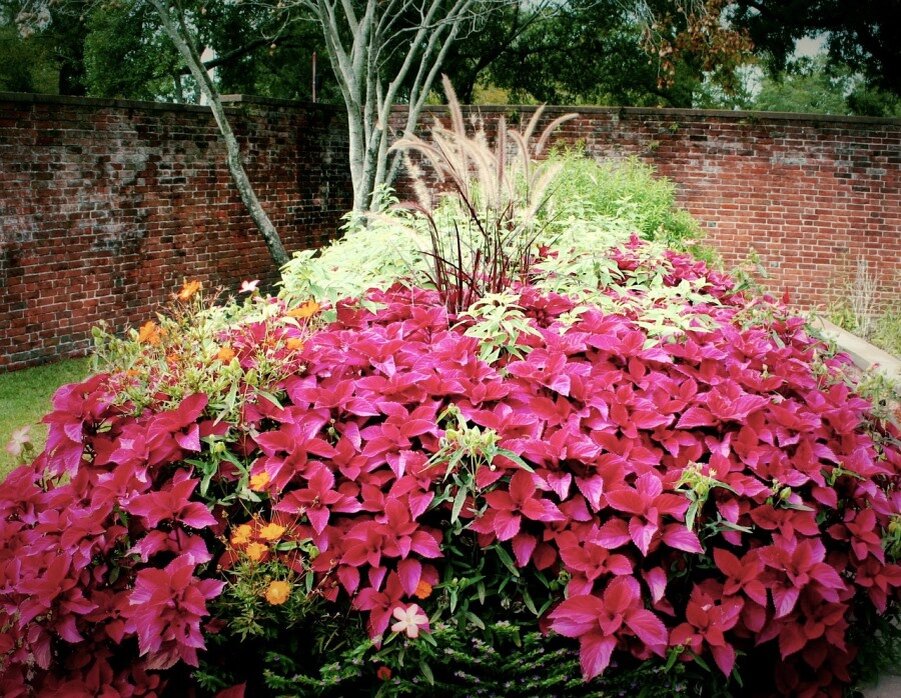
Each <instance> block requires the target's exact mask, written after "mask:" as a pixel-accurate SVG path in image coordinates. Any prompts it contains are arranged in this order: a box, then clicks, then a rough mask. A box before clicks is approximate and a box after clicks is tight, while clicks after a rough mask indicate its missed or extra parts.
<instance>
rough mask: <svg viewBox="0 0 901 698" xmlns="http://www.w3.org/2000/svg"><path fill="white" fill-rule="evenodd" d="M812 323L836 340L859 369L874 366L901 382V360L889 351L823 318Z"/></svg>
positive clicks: (828, 337)
mask: <svg viewBox="0 0 901 698" xmlns="http://www.w3.org/2000/svg"><path fill="white" fill-rule="evenodd" d="M811 324H812V325H813V326H814V327H816V328H817V329H819V330H820V331H821V332H822V333H823V335H824V336H825V337H826V338H827V339H831V340H832V341H833V342H835V343H836V345H837V346H838V348H839V349H840V350H841V351H843V352H845V353H846V354H848V356H850V357H851V360H852V361H853V362H854V365H855V366H857V367H858V368H859V369H861V370H863V371H866V370H868V369H870V368H873V369H874V370H876V371H878V372H879V373H882V374H884V375H885V376H886V377H887V378H890V379H891V380H893V381H897V382H901V361H899V360H898V359H896V358H895V357H894V356H892V355H891V354H889V353H888V352H886V351H883V350H882V349H880V348H879V347H874V346H873V345H872V344H870V343H869V342H867V341H866V340H863V339H861V338H860V337H857V336H856V335H853V334H851V333H850V332H847V331H845V330H843V329H842V328H841V327H839V326H838V325H834V324H832V323H831V322H829V321H828V320H825V319H823V318H815V319H812V320H811Z"/></svg>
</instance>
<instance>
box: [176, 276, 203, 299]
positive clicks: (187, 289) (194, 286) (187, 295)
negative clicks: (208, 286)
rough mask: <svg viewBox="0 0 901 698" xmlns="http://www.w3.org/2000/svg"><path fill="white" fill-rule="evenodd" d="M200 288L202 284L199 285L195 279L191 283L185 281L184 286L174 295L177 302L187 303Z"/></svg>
mask: <svg viewBox="0 0 901 698" xmlns="http://www.w3.org/2000/svg"><path fill="white" fill-rule="evenodd" d="M202 288H203V284H201V283H200V282H199V281H198V280H197V279H194V280H193V281H185V283H184V285H183V286H182V287H181V291H179V292H178V293H177V294H176V298H178V300H180V301H189V300H191V298H193V297H194V294H195V293H197V292H198V291H199V290H200V289H202Z"/></svg>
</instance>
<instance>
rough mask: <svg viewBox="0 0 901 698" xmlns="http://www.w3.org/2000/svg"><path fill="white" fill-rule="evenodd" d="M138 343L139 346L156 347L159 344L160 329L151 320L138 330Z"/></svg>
mask: <svg viewBox="0 0 901 698" xmlns="http://www.w3.org/2000/svg"><path fill="white" fill-rule="evenodd" d="M138 341H139V342H140V343H141V344H150V345H151V346H156V345H157V344H159V343H160V329H159V327H157V325H156V323H155V322H154V321H153V320H148V321H147V322H145V323H144V324H143V325H141V329H139V330H138Z"/></svg>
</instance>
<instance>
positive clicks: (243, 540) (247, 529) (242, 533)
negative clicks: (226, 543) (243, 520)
mask: <svg viewBox="0 0 901 698" xmlns="http://www.w3.org/2000/svg"><path fill="white" fill-rule="evenodd" d="M252 533H253V528H252V527H251V526H250V524H241V525H240V526H238V527H237V528H236V529H235V530H234V532H233V533H232V537H231V544H232V545H234V546H238V545H247V543H249V542H250V536H251V534H252Z"/></svg>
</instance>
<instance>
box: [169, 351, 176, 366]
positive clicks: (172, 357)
mask: <svg viewBox="0 0 901 698" xmlns="http://www.w3.org/2000/svg"><path fill="white" fill-rule="evenodd" d="M178 359H179V354H178V352H177V351H170V352H169V353H168V354H166V363H168V364H169V365H175V364H177V363H178Z"/></svg>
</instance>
